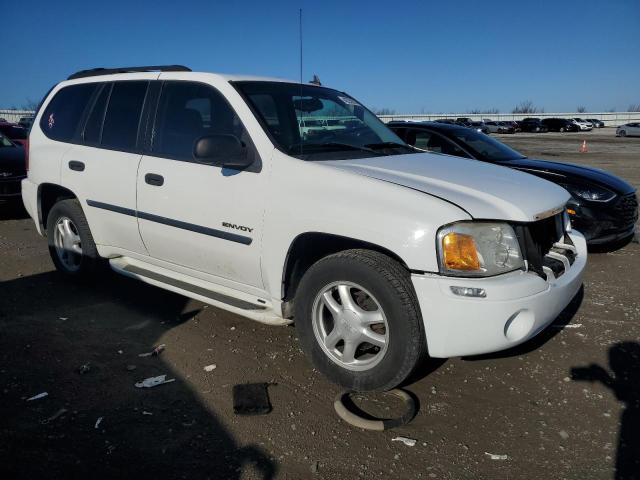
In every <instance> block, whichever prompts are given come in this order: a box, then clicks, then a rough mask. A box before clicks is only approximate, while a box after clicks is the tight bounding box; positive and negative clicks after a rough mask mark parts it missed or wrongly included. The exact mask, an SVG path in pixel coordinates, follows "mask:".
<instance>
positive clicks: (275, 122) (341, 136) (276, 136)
mask: <svg viewBox="0 0 640 480" xmlns="http://www.w3.org/2000/svg"><path fill="white" fill-rule="evenodd" d="M234 85H235V86H236V87H237V89H238V90H239V91H240V93H241V94H242V95H243V96H244V98H245V99H246V100H247V102H248V103H249V106H250V107H251V108H252V110H253V112H254V114H255V115H256V116H257V117H258V120H259V121H260V123H261V124H262V126H263V127H264V128H265V130H266V131H267V133H268V134H269V136H270V137H271V139H272V140H273V141H274V143H275V144H276V146H277V147H278V148H279V149H280V150H281V151H283V152H285V153H286V154H288V155H291V156H294V157H297V158H302V159H304V160H345V159H351V158H364V157H372V156H380V155H394V154H399V153H416V150H414V149H413V148H412V147H409V146H408V145H406V144H405V143H404V142H403V141H402V140H400V138H399V137H398V136H397V135H396V134H395V133H393V132H392V131H391V130H389V128H387V126H386V125H385V124H384V123H382V121H380V119H378V117H376V116H375V115H374V114H373V113H371V112H370V111H369V110H367V109H366V108H365V107H364V106H362V105H361V104H360V103H359V102H358V101H356V100H354V99H353V98H351V97H350V96H349V95H347V94H345V93H341V92H338V91H336V90H331V89H329V88H324V87H317V86H313V85H304V84H296V83H285V82H235V83H234Z"/></svg>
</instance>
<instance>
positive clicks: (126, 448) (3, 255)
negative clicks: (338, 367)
mask: <svg viewBox="0 0 640 480" xmlns="http://www.w3.org/2000/svg"><path fill="white" fill-rule="evenodd" d="M583 139H586V140H587V142H588V148H589V153H587V154H580V153H578V148H579V146H580V144H581V143H582V140H583ZM503 140H504V141H506V142H507V143H509V144H511V145H512V146H514V147H515V148H517V149H519V150H521V151H522V152H524V153H525V154H527V155H530V156H532V157H538V158H547V159H552V160H561V161H571V162H575V163H581V164H586V165H593V166H596V167H601V168H606V169H608V170H610V171H612V172H614V173H616V174H619V175H621V176H623V177H625V178H626V179H628V180H629V181H631V182H632V183H633V184H634V185H636V186H640V138H635V139H633V138H624V139H623V138H615V137H614V133H613V129H605V131H604V132H593V133H585V134H564V135H560V134H538V135H533V134H519V135H514V136H504V137H503ZM639 267H640V245H638V244H637V243H631V244H630V245H628V246H626V247H624V248H623V249H621V250H618V251H615V252H612V253H606V254H593V255H590V257H589V265H588V269H587V274H586V278H585V283H584V292H583V294H582V295H579V296H578V297H577V298H576V299H575V300H574V302H573V303H572V304H571V305H570V307H569V308H568V309H567V310H566V311H565V312H564V313H563V314H562V315H561V316H560V317H559V318H558V320H557V321H556V322H555V323H554V324H553V325H552V326H551V327H550V328H549V329H547V330H546V331H545V332H543V333H542V334H541V335H539V336H538V337H537V338H535V339H534V340H533V341H531V342H529V343H528V344H526V345H523V346H521V347H519V348H517V349H516V350H514V351H509V352H504V353H502V354H496V355H492V356H486V357H482V358H465V359H460V358H456V359H450V360H447V361H441V362H431V363H430V364H428V365H425V366H424V368H423V369H422V370H421V372H420V374H419V375H418V376H417V377H416V379H415V381H414V382H413V383H410V384H409V385H407V389H408V390H409V391H411V392H413V393H414V394H415V395H416V396H417V397H418V398H419V400H420V411H419V413H418V415H417V417H416V418H415V419H414V421H413V422H411V423H410V424H409V425H407V426H404V427H401V428H398V429H395V430H391V431H386V432H370V431H364V430H360V429H357V428H353V427H350V426H348V425H347V424H345V423H344V422H342V421H341V420H340V419H338V418H337V416H336V415H335V413H334V410H333V405H332V404H333V400H334V397H335V395H336V394H337V393H338V392H339V389H338V388H337V387H335V386H334V385H332V384H330V383H329V382H327V381H326V380H325V379H324V378H323V377H322V376H321V375H320V374H319V373H318V372H316V371H314V370H313V369H312V368H311V366H310V365H309V363H308V362H307V360H306V359H305V357H304V356H303V354H302V352H301V351H300V350H299V347H298V344H297V342H296V335H295V330H294V329H293V328H292V327H267V326H263V325H260V324H257V323H254V322H252V321H250V320H246V319H244V318H241V317H238V316H235V315H232V314H229V313H226V312H223V311H221V310H218V309H216V308H214V307H207V306H205V305H203V304H202V303H200V302H196V301H192V300H188V299H186V298H184V297H181V296H179V295H175V294H173V293H169V292H166V291H163V290H160V289H157V288H154V287H151V286H147V285H145V284H143V283H139V282H136V281H133V280H130V279H127V278H123V277H120V276H116V275H115V274H111V275H107V276H106V277H105V278H103V279H102V280H101V281H100V282H97V283H92V284H86V283H85V284H77V283H71V282H69V281H67V280H65V279H63V278H62V277H61V276H59V275H58V274H57V273H55V272H54V270H53V266H52V263H51V261H50V259H49V256H48V252H47V248H46V241H45V240H44V239H42V238H41V237H39V236H38V235H37V234H36V231H35V229H34V226H33V223H32V221H31V220H30V219H28V218H26V217H25V214H24V212H23V211H21V210H20V209H19V208H7V207H6V206H4V207H0V379H1V384H0V399H1V400H0V478H2V479H14V478H15V479H17V478H25V479H27V478H28V479H52V478H56V479H57V478H61V479H62V478H64V479H72V478H83V479H84V478H114V477H123V478H151V477H153V478H189V479H200V478H203V479H204V478H210V479H223V478H224V479H226V478H232V479H254V478H255V479H260V478H266V479H270V478H277V479H306V478H325V479H351V478H361V477H362V478H393V479H414V478H425V479H431V478H437V479H503V478H535V479H541V478H546V479H576V480H578V479H579V480H583V479H612V478H618V479H621V478H640V467H633V466H632V461H633V460H634V459H635V460H638V459H639V458H640V428H639V427H640V388H639V386H638V385H639V384H640V344H639V343H638V342H639V336H640V325H639V321H640V296H639V295H638V293H637V287H638V282H639V280H640V268H639ZM478 321H482V319H478ZM159 344H165V345H166V349H165V351H164V352H163V353H162V354H160V355H159V356H151V357H139V356H138V355H139V354H140V353H143V352H148V351H150V350H151V349H152V348H153V347H154V346H156V345H159ZM211 364H215V365H216V368H215V369H214V370H212V371H210V372H207V371H205V370H204V367H205V366H207V365H211ZM593 365H597V366H599V367H594V366H593ZM83 366H85V367H84V368H83ZM589 366H591V367H589ZM582 367H589V368H582ZM575 369H577V370H575ZM572 370H573V372H572ZM81 372H84V373H81ZM161 374H167V378H175V381H174V382H172V383H169V384H165V385H161V386H159V387H156V388H149V389H138V388H135V387H134V384H135V383H136V382H137V381H139V380H141V379H144V378H146V377H150V376H154V375H161ZM244 382H267V383H269V384H270V386H269V394H270V397H271V403H272V405H273V410H272V412H271V413H270V414H268V415H264V416H252V417H240V416H236V415H234V413H233V407H232V387H233V385H235V384H238V383H244ZM41 392H48V396H46V397H44V398H41V399H38V400H33V401H27V399H28V398H30V397H32V396H34V395H37V394H39V393H41ZM360 401H361V402H362V403H363V404H367V406H368V407H370V408H371V409H373V410H374V411H377V412H379V413H381V414H387V415H392V414H393V412H394V411H397V410H398V406H397V405H395V404H393V403H391V402H388V401H386V400H385V399H384V398H383V397H381V396H378V397H374V398H368V397H367V399H361V400H360ZM100 419H101V420H100ZM98 420H100V422H99V423H98ZM396 436H406V437H409V438H413V439H416V440H417V443H416V445H415V446H413V447H409V446H406V445H404V444H403V443H401V442H398V441H393V438H394V437H396ZM492 455H498V456H497V457H492ZM616 462H619V463H618V464H619V468H618V471H617V473H616V469H615V465H616Z"/></svg>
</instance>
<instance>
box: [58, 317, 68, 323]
mask: <svg viewBox="0 0 640 480" xmlns="http://www.w3.org/2000/svg"><path fill="white" fill-rule="evenodd" d="M58 319H60V320H62V321H63V322H65V321H67V320H69V317H58Z"/></svg>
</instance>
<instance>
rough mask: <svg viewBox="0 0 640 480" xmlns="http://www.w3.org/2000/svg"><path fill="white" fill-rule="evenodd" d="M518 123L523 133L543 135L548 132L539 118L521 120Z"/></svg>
mask: <svg viewBox="0 0 640 480" xmlns="http://www.w3.org/2000/svg"><path fill="white" fill-rule="evenodd" d="M519 123H520V129H521V130H522V131H523V132H534V133H544V132H548V131H549V129H548V128H547V127H546V126H545V125H544V123H542V121H541V120H540V119H539V118H532V117H529V118H523V119H522V120H520V122H519Z"/></svg>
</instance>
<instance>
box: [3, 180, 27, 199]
mask: <svg viewBox="0 0 640 480" xmlns="http://www.w3.org/2000/svg"><path fill="white" fill-rule="evenodd" d="M23 178H25V177H24V175H16V176H13V177H8V178H4V177H3V178H0V200H11V199H14V198H19V197H20V182H22V179H23Z"/></svg>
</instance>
